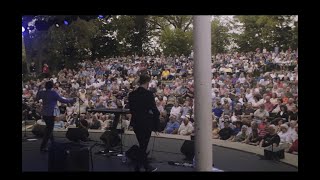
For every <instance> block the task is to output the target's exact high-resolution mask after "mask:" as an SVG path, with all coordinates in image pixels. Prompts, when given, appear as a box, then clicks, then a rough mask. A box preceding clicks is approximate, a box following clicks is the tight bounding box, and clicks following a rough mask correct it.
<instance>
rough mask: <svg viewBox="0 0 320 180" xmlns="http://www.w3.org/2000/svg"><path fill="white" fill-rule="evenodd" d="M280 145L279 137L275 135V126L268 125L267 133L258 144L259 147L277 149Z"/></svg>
mask: <svg viewBox="0 0 320 180" xmlns="http://www.w3.org/2000/svg"><path fill="white" fill-rule="evenodd" d="M279 143H280V137H279V135H278V134H277V133H276V126H275V125H273V124H272V125H270V126H269V127H268V133H267V134H266V135H265V136H264V137H263V139H262V140H261V142H260V147H268V146H271V145H273V147H278V146H279Z"/></svg>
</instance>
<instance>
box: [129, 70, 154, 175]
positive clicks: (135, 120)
mask: <svg viewBox="0 0 320 180" xmlns="http://www.w3.org/2000/svg"><path fill="white" fill-rule="evenodd" d="M150 80H151V78H150V76H149V75H147V74H142V75H140V77H139V80H138V83H139V85H140V86H139V87H138V88H137V89H136V90H134V91H132V92H131V93H130V94H129V109H130V112H131V114H132V118H131V122H130V125H131V126H132V127H133V131H134V133H135V134H136V137H137V140H138V142H139V150H140V153H139V156H138V157H139V160H138V162H136V166H135V171H140V168H141V167H142V166H143V167H144V169H145V170H146V171H147V172H153V171H156V170H157V168H155V167H152V166H151V165H150V164H149V163H148V161H147V153H146V150H147V147H148V143H149V140H150V137H151V132H152V131H155V132H159V125H160V120H159V115H160V112H159V110H158V108H157V106H156V102H155V99H154V96H153V93H152V92H151V91H149V90H148V87H149V82H150ZM156 134H158V133H156Z"/></svg>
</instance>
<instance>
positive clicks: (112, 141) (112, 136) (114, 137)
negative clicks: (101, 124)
mask: <svg viewBox="0 0 320 180" xmlns="http://www.w3.org/2000/svg"><path fill="white" fill-rule="evenodd" d="M100 140H101V141H103V142H104V143H105V144H106V146H107V147H108V148H111V147H115V146H118V145H119V144H120V141H121V139H120V137H119V135H118V133H117V131H105V132H104V133H103V134H102V135H101V136H100Z"/></svg>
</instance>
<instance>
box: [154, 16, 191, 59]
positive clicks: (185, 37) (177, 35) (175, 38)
mask: <svg viewBox="0 0 320 180" xmlns="http://www.w3.org/2000/svg"><path fill="white" fill-rule="evenodd" d="M148 22H149V23H150V27H153V33H154V34H153V35H155V36H159V39H160V46H161V48H162V49H163V53H164V54H165V55H169V54H171V55H181V54H184V55H189V54H190V52H191V50H192V22H193V19H192V16H173V15H170V16H150V17H149V18H148Z"/></svg>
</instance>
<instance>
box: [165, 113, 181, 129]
mask: <svg viewBox="0 0 320 180" xmlns="http://www.w3.org/2000/svg"><path fill="white" fill-rule="evenodd" d="M169 119H170V121H169V122H168V123H167V126H166V127H165V129H164V133H166V134H177V133H178V129H179V127H180V124H179V123H178V122H177V120H176V119H177V118H176V116H174V115H171V116H170V117H169Z"/></svg>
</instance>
